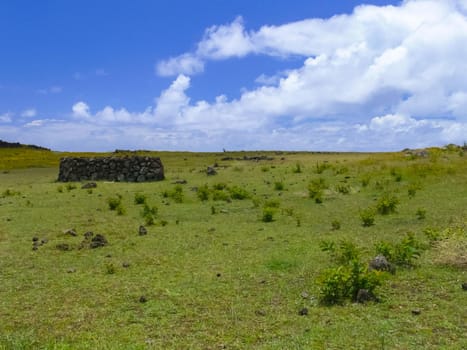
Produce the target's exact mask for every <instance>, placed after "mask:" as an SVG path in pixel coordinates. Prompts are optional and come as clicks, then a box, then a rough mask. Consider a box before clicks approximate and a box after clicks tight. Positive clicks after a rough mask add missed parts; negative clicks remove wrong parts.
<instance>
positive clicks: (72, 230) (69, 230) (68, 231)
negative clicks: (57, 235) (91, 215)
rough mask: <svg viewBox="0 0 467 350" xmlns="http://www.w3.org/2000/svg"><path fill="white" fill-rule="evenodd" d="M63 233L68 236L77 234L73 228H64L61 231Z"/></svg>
mask: <svg viewBox="0 0 467 350" xmlns="http://www.w3.org/2000/svg"><path fill="white" fill-rule="evenodd" d="M63 233H64V234H66V235H69V236H73V237H76V236H78V234H77V233H76V230H75V229H73V228H70V229H68V230H65V231H63Z"/></svg>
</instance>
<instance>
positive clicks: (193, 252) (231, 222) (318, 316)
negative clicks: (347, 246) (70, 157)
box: [0, 149, 467, 349]
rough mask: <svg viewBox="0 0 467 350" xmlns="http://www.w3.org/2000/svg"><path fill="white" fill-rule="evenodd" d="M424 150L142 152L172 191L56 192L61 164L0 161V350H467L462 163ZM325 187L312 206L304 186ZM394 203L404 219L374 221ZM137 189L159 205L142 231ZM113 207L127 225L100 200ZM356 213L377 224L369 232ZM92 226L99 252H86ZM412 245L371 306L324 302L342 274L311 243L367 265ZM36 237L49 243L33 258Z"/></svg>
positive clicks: (27, 157) (160, 185)
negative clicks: (327, 275) (381, 251)
mask: <svg viewBox="0 0 467 350" xmlns="http://www.w3.org/2000/svg"><path fill="white" fill-rule="evenodd" d="M35 152H36V153H35ZM435 153H436V157H428V158H409V157H406V156H405V155H403V154H401V153H386V154H337V153H336V154H325V153H321V154H320V153H315V154H313V153H281V154H275V153H274V152H271V153H267V155H269V156H272V157H274V160H271V161H260V162H251V161H242V160H235V159H237V158H241V157H243V155H255V154H257V153H254V152H248V153H247V152H245V153H244V152H237V153H206V154H199V153H181V152H151V153H148V154H151V155H156V156H160V157H161V159H162V161H163V163H164V166H165V170H166V171H165V172H166V180H164V181H161V182H153V183H109V182H97V188H95V189H93V190H92V191H87V190H84V189H81V186H80V184H78V183H76V184H74V185H76V188H74V189H72V190H68V188H69V187H67V186H66V184H65V185H64V184H59V183H56V182H55V180H56V177H57V175H58V161H59V158H60V157H61V156H63V154H60V153H54V152H46V151H31V150H0V320H1V321H0V349H148V348H149V349H219V348H223V347H225V348H227V349H344V348H345V349H368V348H376V349H462V348H466V347H467V341H466V339H465V334H467V326H466V322H465V320H466V319H467V301H466V300H467V299H466V296H467V294H466V293H467V292H465V291H463V290H462V288H461V283H462V282H467V273H466V269H467V262H466V258H465V250H462V249H459V247H465V246H466V241H467V233H466V232H467V230H466V225H467V206H466V203H467V202H466V198H467V162H466V158H463V157H460V156H459V154H458V153H456V152H449V151H445V150H441V149H439V150H436V152H435ZM262 154H266V153H262ZM93 156H95V154H93ZM226 156H229V157H231V158H232V159H234V160H229V161H222V160H221V159H222V158H223V157H226ZM216 162H217V163H218V164H219V168H218V175H215V176H207V175H206V172H205V170H206V167H207V166H211V165H212V164H214V163H216ZM324 164H325V165H326V166H324ZM266 168H267V171H264V169H266ZM297 168H299V169H300V171H297ZM318 170H319V171H318ZM177 179H184V180H186V181H187V184H185V185H177V186H175V185H174V184H172V183H173V182H174V181H175V180H177ZM320 179H323V180H320ZM363 180H364V181H363ZM322 181H324V183H325V184H326V186H321V185H320V186H318V187H319V188H318V189H319V191H320V195H321V199H322V201H321V202H320V203H317V202H316V201H315V198H310V195H309V190H310V184H322V183H323V182H322ZM278 182H280V183H282V184H283V187H282V186H281V187H282V190H280V191H279V190H278V189H277V186H276V184H277V183H278ZM220 184H222V186H220ZM60 186H61V189H62V190H61V191H59V187H60ZM220 187H222V188H220ZM196 188H198V189H200V188H203V189H208V190H206V191H207V192H206V194H207V196H199V194H198V192H196ZM283 189H285V190H283ZM312 189H313V190H314V188H312ZM347 189H348V190H347ZM414 189H416V190H414ZM409 190H410V191H409ZM214 191H218V192H219V193H218V195H219V196H220V193H222V194H224V195H225V198H224V199H222V200H214V199H213V194H214ZM164 193H165V194H167V196H165V195H164ZM216 193H217V192H216ZM388 193H389V194H391V195H393V196H394V197H396V198H397V200H398V203H397V208H396V210H395V211H394V212H391V213H390V215H382V214H380V213H378V212H377V210H376V207H377V204H378V201H379V200H380V198H382V197H383V196H384V195H385V194H388ZM142 194H144V199H145V201H144V202H145V203H146V204H147V207H148V208H149V209H150V208H157V212H156V210H154V211H155V213H154V214H152V216H153V218H154V223H153V224H152V225H148V226H146V229H147V231H148V233H147V235H144V236H140V235H139V233H138V229H139V226H140V225H146V222H145V216H144V215H143V214H144V210H143V209H144V208H143V206H142V205H141V204H137V203H135V198H139V197H141V196H142ZM180 194H182V195H181V196H180ZM118 195H120V196H121V200H120V205H121V207H122V208H124V210H123V211H122V212H121V213H120V215H117V212H116V211H115V210H109V203H108V199H109V198H118ZM138 202H141V201H138ZM271 207H272V208H273V220H272V221H271V222H264V220H263V210H264V208H271ZM367 208H375V215H376V216H375V221H374V225H371V226H368V227H363V226H362V220H361V217H360V213H361V212H362V211H363V210H366V209H367ZM419 208H423V210H424V218H423V220H421V219H419V217H417V215H416V212H417V210H419ZM335 222H338V223H339V229H335V228H334V226H335V225H334V224H333V223H335ZM298 223H299V224H298ZM70 228H73V229H74V230H75V231H76V232H77V233H78V236H76V237H74V236H71V235H69V234H66V233H64V232H65V231H66V230H67V229H70ZM427 228H430V229H431V230H432V231H429V232H439V234H436V235H435V234H434V233H432V235H431V236H430V237H431V239H430V237H428V236H427V235H426V234H425V233H424V231H426V229H427ZM87 231H92V232H93V233H94V234H98V233H99V234H103V235H104V236H105V237H106V238H107V240H108V242H109V244H108V245H107V246H105V247H101V248H96V249H90V248H87V246H86V247H85V248H83V249H79V248H80V246H81V243H82V242H83V241H84V233H85V232H87ZM409 232H412V233H413V234H414V237H415V238H416V239H417V240H418V241H419V242H421V243H423V244H424V246H425V248H426V249H424V250H423V251H422V253H421V255H420V257H419V258H418V259H416V260H415V262H414V266H413V267H410V268H399V267H398V268H397V272H396V274H395V275H391V276H387V277H386V278H385V279H384V281H383V284H382V286H380V287H379V288H378V289H377V293H378V295H379V296H380V298H381V301H380V302H370V303H367V304H355V303H352V302H346V303H344V305H340V306H332V307H330V306H325V305H321V304H320V303H319V301H318V298H319V295H320V285H319V279H320V276H322V274H323V273H324V272H325V271H326V270H328V269H330V268H333V267H335V266H336V265H335V262H334V261H333V260H332V259H330V258H329V254H328V253H327V252H323V251H322V249H321V248H320V242H322V241H330V242H335V243H336V244H339V242H344V241H349V242H352V243H353V244H354V245H355V246H356V247H358V249H359V252H360V253H361V259H362V261H364V262H365V261H369V260H370V259H371V258H372V257H374V256H375V254H376V251H375V245H376V244H377V243H379V242H382V241H384V242H388V244H389V243H390V244H393V245H396V244H398V243H399V242H401V241H402V240H403V239H404V237H406V236H407V234H408V233H409ZM33 237H37V238H39V240H41V239H43V238H46V239H47V240H48V241H47V243H45V244H43V245H41V246H39V247H38V249H37V250H33V249H32V247H33V241H32V239H33ZM433 237H435V238H436V239H435V238H433ZM60 244H68V246H69V247H70V248H71V250H69V251H62V250H59V249H57V248H56V246H57V245H60ZM463 254H464V255H463ZM124 263H125V264H124ZM124 265H125V266H126V267H124ZM128 265H129V266H128ZM142 296H144V297H145V299H146V302H141V301H140V298H141V297H142ZM302 308H307V309H308V310H309V312H308V315H306V316H301V315H299V310H301V309H302ZM414 309H419V310H420V311H421V314H420V315H413V314H412V310H414Z"/></svg>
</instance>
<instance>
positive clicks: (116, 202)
mask: <svg viewBox="0 0 467 350" xmlns="http://www.w3.org/2000/svg"><path fill="white" fill-rule="evenodd" d="M107 204H108V205H109V209H110V210H117V208H118V207H119V206H121V204H122V197H121V196H119V195H117V196H115V197H110V198H107Z"/></svg>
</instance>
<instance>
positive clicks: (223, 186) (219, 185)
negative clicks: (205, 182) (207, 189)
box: [212, 182, 228, 191]
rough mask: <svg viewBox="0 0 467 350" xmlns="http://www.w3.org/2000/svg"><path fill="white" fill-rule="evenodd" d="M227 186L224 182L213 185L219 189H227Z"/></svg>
mask: <svg viewBox="0 0 467 350" xmlns="http://www.w3.org/2000/svg"><path fill="white" fill-rule="evenodd" d="M227 187H228V186H227V184H226V183H223V182H219V183H217V184H214V185H212V188H213V189H215V190H218V191H222V190H225V189H227Z"/></svg>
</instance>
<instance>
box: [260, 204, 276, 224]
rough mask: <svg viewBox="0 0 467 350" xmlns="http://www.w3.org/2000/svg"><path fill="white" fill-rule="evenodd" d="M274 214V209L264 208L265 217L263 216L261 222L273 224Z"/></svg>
mask: <svg viewBox="0 0 467 350" xmlns="http://www.w3.org/2000/svg"><path fill="white" fill-rule="evenodd" d="M274 213H275V210H274V208H271V207H264V208H263V216H262V218H261V220H262V221H263V222H272V221H274Z"/></svg>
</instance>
